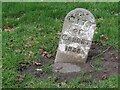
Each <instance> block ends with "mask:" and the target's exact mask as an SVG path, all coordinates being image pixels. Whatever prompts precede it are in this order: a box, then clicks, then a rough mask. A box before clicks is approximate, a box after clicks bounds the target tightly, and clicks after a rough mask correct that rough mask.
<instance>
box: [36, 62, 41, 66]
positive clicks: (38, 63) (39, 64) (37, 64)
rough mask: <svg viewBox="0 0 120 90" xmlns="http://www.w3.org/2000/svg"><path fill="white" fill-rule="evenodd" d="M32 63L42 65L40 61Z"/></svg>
mask: <svg viewBox="0 0 120 90" xmlns="http://www.w3.org/2000/svg"><path fill="white" fill-rule="evenodd" d="M34 64H35V65H36V66H42V63H40V62H34Z"/></svg>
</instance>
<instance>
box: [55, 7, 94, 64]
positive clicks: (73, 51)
mask: <svg viewBox="0 0 120 90" xmlns="http://www.w3.org/2000/svg"><path fill="white" fill-rule="evenodd" d="M95 29H96V23H95V18H94V16H93V14H92V13H91V12H90V11H88V10H86V9H83V8H77V9H75V10H72V11H71V12H69V13H68V14H67V16H66V17H65V21H64V24H63V29H62V34H61V37H60V42H59V46H58V50H57V54H56V58H55V62H62V63H66V62H67V63H71V62H73V63H77V62H80V63H85V62H86V59H87V55H88V52H89V49H90V46H91V43H92V39H93V35H94V31H95Z"/></svg>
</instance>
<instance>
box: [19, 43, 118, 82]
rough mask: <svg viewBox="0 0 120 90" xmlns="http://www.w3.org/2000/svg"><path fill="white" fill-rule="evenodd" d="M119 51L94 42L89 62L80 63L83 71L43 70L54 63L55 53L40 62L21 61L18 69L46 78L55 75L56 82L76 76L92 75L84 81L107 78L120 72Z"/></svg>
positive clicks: (42, 58)
mask: <svg viewBox="0 0 120 90" xmlns="http://www.w3.org/2000/svg"><path fill="white" fill-rule="evenodd" d="M118 53H119V52H118V51H117V50H116V49H114V48H113V47H111V46H103V45H102V44H101V43H96V42H93V43H92V46H91V49H90V51H89V54H88V58H87V62H86V63H85V64H78V65H80V66H81V67H82V68H83V70H82V72H78V73H77V72H76V73H75V72H74V73H64V74H63V73H59V72H58V73H54V72H52V68H51V69H50V70H48V71H49V72H44V71H42V68H45V67H48V66H51V65H53V64H54V60H55V55H53V56H52V57H51V58H46V57H41V58H40V60H38V64H39V63H41V65H35V64H30V65H27V64H25V65H24V64H23V63H22V64H21V63H19V67H18V71H19V72H21V73H22V74H24V73H34V74H35V76H36V78H38V79H41V80H44V79H45V78H49V77H51V76H54V77H55V78H56V82H62V81H69V80H71V79H74V78H76V77H90V78H91V79H88V80H85V81H84V80H83V82H91V81H93V80H95V81H99V80H104V79H107V78H108V77H109V76H111V75H114V74H115V75H117V74H118Z"/></svg>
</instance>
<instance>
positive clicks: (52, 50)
mask: <svg viewBox="0 0 120 90" xmlns="http://www.w3.org/2000/svg"><path fill="white" fill-rule="evenodd" d="M2 6H3V8H2V14H3V15H2V16H3V18H2V22H3V28H2V29H3V32H2V39H3V40H2V52H3V62H2V63H3V78H2V80H3V83H2V86H3V88H16V87H19V88H23V87H24V88H54V87H56V88H62V87H65V88H69V87H70V88H74V87H76V88H82V87H83V88H96V87H97V88H114V87H118V75H117V69H118V67H117V64H118V63H117V58H118V57H117V52H118V51H120V50H119V48H118V14H119V12H118V3H3V5H2ZM78 7H80V8H86V9H88V10H89V11H91V12H92V13H93V15H94V16H95V18H96V23H97V30H96V32H95V34H94V40H93V41H96V44H100V45H96V44H94V43H93V47H91V50H90V52H89V57H88V62H87V63H86V64H84V65H83V67H85V69H84V72H82V73H76V74H70V75H68V74H67V75H63V76H62V75H61V74H53V73H52V67H51V65H52V64H53V62H54V58H55V54H56V50H57V47H58V42H59V37H60V32H61V30H62V25H63V21H64V17H65V16H66V15H67V13H68V12H69V11H71V10H73V9H75V8H78ZM94 45H95V46H94ZM117 50H118V51H117ZM35 69H36V70H35ZM76 76H77V77H76Z"/></svg>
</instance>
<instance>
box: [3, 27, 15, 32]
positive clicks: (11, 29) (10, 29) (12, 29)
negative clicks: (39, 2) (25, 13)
mask: <svg viewBox="0 0 120 90" xmlns="http://www.w3.org/2000/svg"><path fill="white" fill-rule="evenodd" d="M4 30H5V31H9V32H10V31H14V30H15V29H14V28H11V27H8V28H5V29H4Z"/></svg>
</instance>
